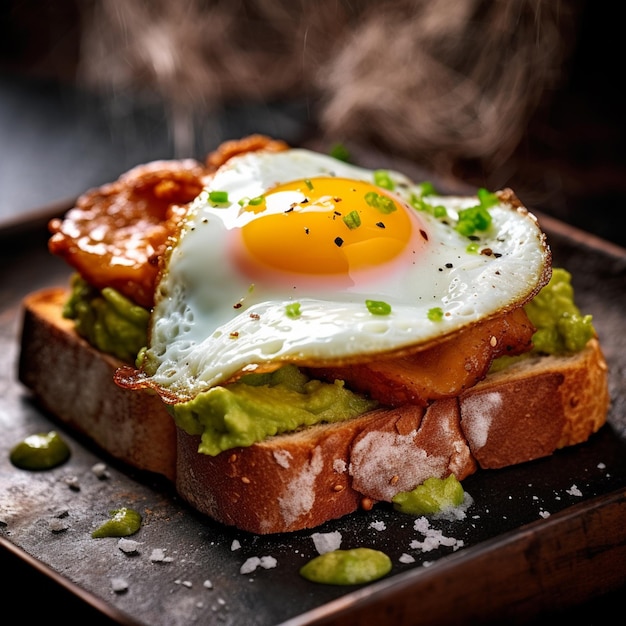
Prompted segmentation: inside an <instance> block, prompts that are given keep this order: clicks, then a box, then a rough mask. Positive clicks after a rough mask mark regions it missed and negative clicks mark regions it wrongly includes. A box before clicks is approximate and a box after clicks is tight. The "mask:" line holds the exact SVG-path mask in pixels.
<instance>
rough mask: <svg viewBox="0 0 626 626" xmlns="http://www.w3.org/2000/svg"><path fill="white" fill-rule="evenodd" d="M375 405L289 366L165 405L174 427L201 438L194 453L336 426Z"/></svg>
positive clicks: (214, 452)
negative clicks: (324, 425)
mask: <svg viewBox="0 0 626 626" xmlns="http://www.w3.org/2000/svg"><path fill="white" fill-rule="evenodd" d="M375 406H376V402H375V401H373V400H370V399H368V398H365V397H364V396H361V395H359V394H356V393H353V392H352V391H350V390H348V389H346V388H345V387H344V384H343V381H340V380H337V381H335V382H334V383H324V382H321V381H319V380H315V379H311V378H308V377H307V376H306V375H305V374H304V373H303V372H301V371H300V370H299V369H298V368H297V367H296V366H294V365H285V366H283V367H281V368H280V369H278V370H276V371H275V372H272V373H270V374H248V375H246V376H244V377H243V378H241V379H240V381H239V382H236V383H233V384H230V385H225V386H223V387H213V388H212V389H209V390H208V391H205V392H203V393H201V394H199V395H198V396H196V397H195V398H194V399H193V400H190V401H189V402H185V403H181V404H176V405H173V406H171V407H169V409H170V411H171V412H172V414H173V416H174V419H175V420H176V423H177V424H178V426H180V427H181V428H182V429H183V430H185V431H187V432H188V433H189V434H192V435H201V443H200V446H199V448H198V451H199V452H202V453H203V454H209V455H212V456H214V455H217V454H219V453H220V452H222V451H223V450H228V449H229V448H234V447H237V446H250V445H252V444H253V443H255V442H257V441H263V440H264V439H265V438H267V437H270V436H272V435H277V434H280V433H283V432H290V431H294V430H297V429H298V428H300V427H303V426H311V425H313V424H318V423H321V422H340V421H343V420H346V419H349V418H351V417H356V416H357V415H360V414H361V413H364V412H365V411H369V410H370V409H373V408H374V407H375Z"/></svg>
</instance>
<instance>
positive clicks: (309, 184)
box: [304, 178, 313, 191]
mask: <svg viewBox="0 0 626 626" xmlns="http://www.w3.org/2000/svg"><path fill="white" fill-rule="evenodd" d="M304 184H305V185H306V186H307V187H308V188H309V191H310V190H312V189H313V183H312V182H311V179H310V178H305V179H304Z"/></svg>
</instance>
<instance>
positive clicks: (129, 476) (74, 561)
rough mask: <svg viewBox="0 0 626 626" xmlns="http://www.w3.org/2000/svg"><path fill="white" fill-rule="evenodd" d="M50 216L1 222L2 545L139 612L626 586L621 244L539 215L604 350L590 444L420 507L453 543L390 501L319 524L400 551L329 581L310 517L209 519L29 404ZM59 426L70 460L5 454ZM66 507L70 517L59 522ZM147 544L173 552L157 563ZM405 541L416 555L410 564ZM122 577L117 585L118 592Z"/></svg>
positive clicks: (127, 615) (466, 607)
mask: <svg viewBox="0 0 626 626" xmlns="http://www.w3.org/2000/svg"><path fill="white" fill-rule="evenodd" d="M48 217H50V215H48V214H46V215H43V214H42V215H39V216H37V217H36V219H32V220H29V221H28V222H23V223H19V222H18V223H15V224H12V225H11V226H10V227H8V228H5V229H3V230H0V250H2V252H1V254H2V267H3V270H2V276H1V278H0V296H1V298H0V366H1V367H0V389H1V391H2V393H1V394H0V427H1V428H2V437H0V548H3V549H4V550H5V551H8V552H10V553H11V554H13V555H16V556H17V558H18V559H19V560H20V561H22V562H24V563H25V564H26V565H27V568H31V569H36V570H38V571H39V572H43V574H44V576H46V577H48V578H51V579H53V580H54V581H56V582H57V583H58V584H59V586H61V587H63V588H64V589H65V590H69V592H70V594H72V595H73V596H76V597H79V598H81V599H82V600H84V601H85V602H86V603H87V604H88V605H90V606H91V607H93V608H94V609H95V610H96V612H97V613H98V614H101V615H102V616H106V617H107V618H110V620H111V621H112V622H115V623H119V624H138V625H146V626H148V625H150V626H159V625H167V626H177V625H179V624H181V625H182V624H189V623H198V624H200V623H202V624H232V625H237V626H241V625H244V626H245V625H251V626H252V625H258V626H266V625H272V626H274V625H278V624H282V625H283V626H287V625H289V626H305V625H312V624H316V625H321V624H342V625H344V626H345V625H349V624H372V625H376V626H380V624H386V623H393V624H395V625H398V626H401V625H403V624H414V623H420V624H447V623H454V624H463V623H488V621H489V620H491V619H494V620H495V619H498V620H503V619H508V620H509V621H513V622H518V623H519V622H521V621H524V620H527V619H530V618H532V617H533V616H536V615H539V614H541V613H543V612H545V611H548V610H554V609H555V608H556V609H558V608H563V607H569V606H572V605H575V604H577V603H580V602H582V601H584V600H586V599H590V598H594V597H596V596H597V595H598V594H601V593H604V592H606V591H609V590H612V589H617V588H618V587H620V586H622V585H625V584H626V524H625V523H624V520H626V391H625V389H624V381H625V378H626V377H625V371H626V333H625V332H624V328H625V326H624V322H625V319H626V250H624V249H622V248H620V247H617V246H614V245H612V244H609V243H607V242H605V241H602V240H599V239H597V238H595V237H593V236H590V235H587V234H584V233H581V232H580V231H577V230H575V229H572V228H570V227H568V226H566V225H564V224H562V223H560V222H558V221H555V220H553V219H551V218H548V217H547V216H541V215H540V216H539V217H540V221H541V222H542V225H543V227H544V229H545V230H546V231H547V233H548V235H549V241H550V244H551V246H552V249H553V255H554V262H555V265H558V266H562V267H565V268H567V269H569V270H570V271H571V272H572V273H573V276H574V285H575V288H576V293H577V301H578V303H579V305H580V307H581V308H582V310H583V311H584V312H589V313H592V314H593V316H594V323H595V325H596V327H597V329H598V330H599V333H600V336H601V340H602V343H603V345H604V347H605V353H606V356H607V359H608V362H609V365H610V376H611V378H610V389H611V395H612V406H611V410H610V415H609V420H608V424H607V425H606V426H604V427H603V428H602V429H601V430H600V431H599V432H598V433H597V434H595V435H594V436H593V437H592V438H591V439H590V440H589V441H588V442H587V443H585V444H583V445H580V446H576V447H573V448H569V449H565V450H561V451H559V452H557V453H555V454H554V455H553V456H551V457H549V458H546V459H541V460H537V461H534V462H530V463H526V464H523V465H519V466H516V467H512V468H508V469H503V470H498V471H480V472H478V473H477V474H475V475H474V476H471V477H469V478H468V479H466V480H465V481H464V487H465V490H466V491H467V492H468V493H470V495H471V496H472V498H473V499H474V504H473V505H472V507H471V508H470V509H469V510H468V512H467V517H466V518H465V519H464V520H456V521H444V520H438V521H437V520H434V521H432V522H431V525H432V527H433V528H435V529H436V530H438V531H441V533H442V534H443V535H444V536H445V537H448V538H453V539H456V540H457V542H456V543H455V545H454V546H443V545H442V546H440V547H438V548H436V549H434V550H432V551H427V552H425V551H422V550H420V549H417V548H412V547H411V542H412V541H414V540H418V541H422V540H423V539H424V537H423V535H422V534H421V533H420V532H418V531H417V530H415V528H414V525H413V522H414V520H413V518H411V517H409V516H405V515H401V514H399V513H396V512H394V511H392V510H391V509H390V508H389V507H387V506H385V505H377V506H376V507H375V508H374V510H373V511H371V512H367V513H366V512H359V513H355V514H353V515H350V516H348V517H346V518H344V519H341V520H338V521H333V522H329V523H327V524H325V525H324V526H323V527H321V528H318V529H316V531H317V532H330V531H339V532H340V533H341V536H342V547H356V546H370V547H374V548H378V549H381V550H383V551H385V552H386V553H387V554H389V556H390V557H391V559H392V561H393V570H392V572H391V573H390V574H389V575H388V576H387V577H386V578H384V579H383V580H380V581H378V582H375V583H372V584H369V585H365V586H361V587H335V586H324V585H316V584H313V583H310V582H307V581H306V580H304V579H302V578H301V577H300V576H299V575H298V569H299V567H300V566H301V565H302V564H304V563H305V562H306V561H307V560H308V559H310V558H312V557H313V556H315V555H316V550H315V548H314V544H313V541H312V538H311V536H312V534H313V531H304V532H298V533H293V534H288V535H279V536H271V537H261V536H255V535H251V534H247V533H243V532H240V531H237V530H234V529H231V528H226V527H224V526H222V525H220V524H217V523H215V522H213V521H211V520H209V519H207V518H204V517H202V516H200V515H198V514H197V513H196V512H194V511H193V510H191V509H190V508H189V507H188V506H187V505H186V504H185V503H184V502H182V501H181V500H180V499H179V498H178V497H177V496H176V494H175V493H174V492H173V490H172V488H171V486H170V485H169V484H167V483H166V482H164V481H163V480H161V479H160V478H158V477H156V476H153V475H146V474H143V473H139V472H136V471H134V470H132V469H131V468H128V467H125V466H123V465H121V464H119V463H117V462H116V461H115V460H114V459H112V458H109V457H108V456H107V455H106V454H104V453H103V452H102V451H100V450H98V449H97V448H95V447H94V446H93V445H91V444H90V443H89V442H88V441H85V440H83V439H82V438H81V437H80V436H79V435H77V434H75V433H72V432H68V431H67V430H65V428H64V427H62V426H61V425H60V424H58V423H57V422H56V421H55V419H54V417H53V416H50V415H46V414H44V413H42V412H41V411H40V410H39V409H38V408H37V406H36V404H35V403H34V402H33V401H32V398H31V397H30V396H29V393H28V391H27V390H26V389H24V388H23V387H22V386H21V385H20V384H19V382H18V381H17V380H16V362H17V355H18V350H19V334H20V323H21V308H20V302H21V299H22V297H23V296H24V295H25V294H26V293H28V292H30V291H33V290H36V289H39V288H41V287H44V286H48V285H53V284H64V283H65V281H66V280H67V278H68V276H69V270H68V269H67V267H66V266H65V265H64V264H63V262H62V261H60V260H58V259H56V258H52V257H51V256H50V255H49V254H48V252H47V248H46V240H47V231H46V228H45V222H46V221H47V218H48ZM52 428H56V429H58V430H60V431H61V433H62V434H63V436H64V438H65V439H66V440H67V441H68V442H69V443H70V445H71V448H72V456H71V458H70V460H69V461H68V462H67V463H66V464H65V465H63V466H61V467H59V468H57V469H54V470H52V471H47V472H25V471H21V470H18V469H16V468H15V467H13V466H12V465H11V463H10V462H9V450H10V448H11V447H12V446H13V445H14V444H15V443H16V442H18V441H19V440H21V439H22V438H23V437H25V436H27V435H29V434H32V433H34V432H41V431H47V430H50V429H52ZM96 463H105V464H106V467H107V469H108V477H106V478H101V477H98V476H97V475H96V474H95V473H94V472H93V471H92V468H93V466H94V464H96ZM70 477H74V478H75V479H76V481H77V484H78V486H79V489H75V488H74V489H72V488H70V486H69V485H68V481H67V479H68V478H70ZM126 505H127V506H132V507H133V508H135V509H138V510H139V511H140V512H141V513H142V514H143V516H144V524H143V526H142V528H141V529H140V531H139V532H138V533H137V534H136V535H135V536H133V537H132V539H133V540H135V541H137V542H138V552H137V553H136V554H133V555H129V554H126V553H124V552H123V551H122V550H120V548H119V547H118V540H117V539H114V538H111V539H100V540H94V539H92V538H91V536H90V533H91V531H92V529H93V528H94V527H95V526H96V525H98V524H99V523H100V522H101V521H103V520H104V519H105V518H106V516H107V513H108V511H109V510H112V509H116V508H119V507H120V506H126ZM59 521H60V522H61V523H62V525H63V526H65V529H64V530H56V531H55V530H54V529H55V524H58V523H59ZM373 523H375V524H373ZM461 542H462V546H461ZM153 550H162V551H164V552H163V553H164V554H165V555H166V556H167V557H169V559H168V560H167V561H161V562H154V561H153V560H152V559H151V555H152V553H153ZM407 554H408V555H410V556H411V557H412V558H413V559H414V560H413V562H410V563H406V562H404V561H405V560H406V559H405V558H404V557H403V556H402V555H407ZM255 556H256V557H263V556H271V557H273V558H274V559H276V566H275V567H273V568H268V569H264V568H258V569H256V570H255V571H253V572H251V573H248V574H242V573H241V572H240V568H241V566H242V565H243V563H244V562H245V561H246V559H248V558H250V557H255ZM2 578H3V579H4V580H5V581H6V580H8V579H7V572H6V570H5V571H3V573H2ZM116 581H124V582H125V583H126V585H127V589H126V591H124V592H116V591H115V590H114V588H113V587H114V584H115V582H116ZM206 581H210V583H211V586H210V588H209V586H208V583H207V582H206Z"/></svg>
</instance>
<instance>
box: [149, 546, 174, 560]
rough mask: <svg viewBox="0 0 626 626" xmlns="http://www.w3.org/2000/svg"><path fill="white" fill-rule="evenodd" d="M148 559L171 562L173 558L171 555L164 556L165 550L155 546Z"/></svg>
mask: <svg viewBox="0 0 626 626" xmlns="http://www.w3.org/2000/svg"><path fill="white" fill-rule="evenodd" d="M150 560H151V561H152V562H153V563H171V562H172V561H173V560H174V559H173V558H172V557H171V556H165V550H162V549H161V548H155V549H154V550H152V552H151V553H150Z"/></svg>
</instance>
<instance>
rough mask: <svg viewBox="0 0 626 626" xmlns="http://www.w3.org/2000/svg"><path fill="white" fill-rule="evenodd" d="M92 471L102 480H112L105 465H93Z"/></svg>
mask: <svg viewBox="0 0 626 626" xmlns="http://www.w3.org/2000/svg"><path fill="white" fill-rule="evenodd" d="M91 471H92V472H93V473H94V474H95V475H96V477H97V478H99V479H100V480H104V479H105V478H110V476H111V474H109V470H108V469H107V466H106V465H105V464H104V463H96V464H95V465H92V467H91Z"/></svg>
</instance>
